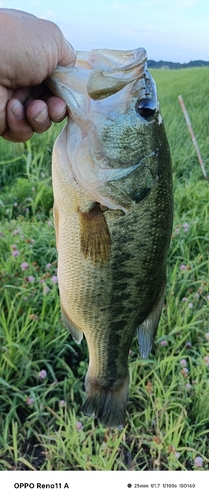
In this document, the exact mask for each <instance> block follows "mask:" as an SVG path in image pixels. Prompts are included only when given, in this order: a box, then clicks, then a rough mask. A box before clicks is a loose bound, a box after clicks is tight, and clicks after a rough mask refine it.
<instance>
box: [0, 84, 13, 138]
mask: <svg viewBox="0 0 209 500" xmlns="http://www.w3.org/2000/svg"><path fill="white" fill-rule="evenodd" d="M10 97H11V91H10V90H7V89H6V87H3V85H0V136H1V135H2V134H3V133H4V132H5V130H6V128H7V115H6V104H7V101H8V99H9V98H10Z"/></svg>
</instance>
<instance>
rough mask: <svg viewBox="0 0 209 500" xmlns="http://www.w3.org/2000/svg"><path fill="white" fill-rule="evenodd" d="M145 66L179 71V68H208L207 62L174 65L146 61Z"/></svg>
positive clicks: (166, 62) (167, 62)
mask: <svg viewBox="0 0 209 500" xmlns="http://www.w3.org/2000/svg"><path fill="white" fill-rule="evenodd" d="M147 65H148V67H149V68H158V69H181V68H194V67H197V66H209V61H190V62H189V63H182V64H181V63H174V62H170V61H153V60H152V59H148V61H147Z"/></svg>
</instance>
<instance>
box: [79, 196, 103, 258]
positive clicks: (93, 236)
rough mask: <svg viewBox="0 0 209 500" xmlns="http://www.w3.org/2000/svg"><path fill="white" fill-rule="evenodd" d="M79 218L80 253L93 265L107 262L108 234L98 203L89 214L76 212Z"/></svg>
mask: <svg viewBox="0 0 209 500" xmlns="http://www.w3.org/2000/svg"><path fill="white" fill-rule="evenodd" d="M78 213H79V218H80V238H81V239H80V244H81V251H82V253H83V255H84V257H85V258H86V259H89V260H90V261H91V262H92V263H93V264H97V263H100V262H107V261H108V258H109V253H110V234H109V230H108V227H107V223H106V219H105V216H104V214H103V211H102V210H101V208H100V205H99V204H98V203H95V205H94V207H93V208H92V209H91V210H90V211H89V212H82V211H81V210H80V209H79V211H78Z"/></svg>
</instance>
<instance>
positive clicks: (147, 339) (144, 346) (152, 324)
mask: <svg viewBox="0 0 209 500" xmlns="http://www.w3.org/2000/svg"><path fill="white" fill-rule="evenodd" d="M165 288H166V287H164V288H163V291H162V293H161V295H160V298H159V300H158V302H157V303H156V304H155V306H154V307H153V309H152V311H151V313H150V314H149V316H148V317H147V318H146V319H145V321H144V322H143V323H142V324H141V325H140V326H139V327H138V328H137V334H138V342H139V349H140V355H141V358H144V359H145V358H148V356H149V353H150V351H151V349H152V344H153V340H154V338H155V334H156V331H157V327H158V323H159V321H160V315H161V310H162V307H163V304H164V299H165Z"/></svg>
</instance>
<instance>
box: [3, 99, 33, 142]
mask: <svg viewBox="0 0 209 500" xmlns="http://www.w3.org/2000/svg"><path fill="white" fill-rule="evenodd" d="M6 115H7V128H6V130H5V132H4V133H3V134H2V137H4V139H7V140H9V141H13V142H25V141H27V140H28V139H30V137H31V136H32V135H33V129H32V127H31V126H30V124H29V123H28V121H27V118H26V115H25V110H24V106H23V104H22V103H21V102H20V101H19V100H18V99H13V98H12V99H10V101H9V102H8V103H7V109H6Z"/></svg>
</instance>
